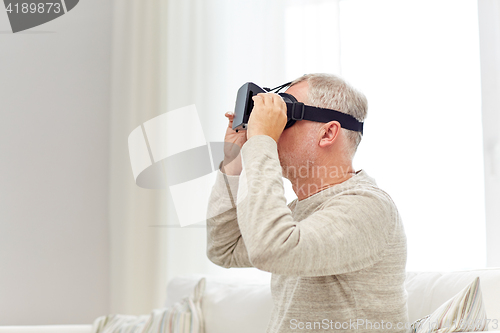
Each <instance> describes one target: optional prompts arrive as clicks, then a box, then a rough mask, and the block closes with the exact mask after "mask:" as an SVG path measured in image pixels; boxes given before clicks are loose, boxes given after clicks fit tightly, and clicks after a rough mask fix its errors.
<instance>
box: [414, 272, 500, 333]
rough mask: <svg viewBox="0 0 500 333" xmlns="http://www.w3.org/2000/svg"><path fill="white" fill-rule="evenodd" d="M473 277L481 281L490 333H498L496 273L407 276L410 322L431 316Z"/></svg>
mask: <svg viewBox="0 0 500 333" xmlns="http://www.w3.org/2000/svg"><path fill="white" fill-rule="evenodd" d="M476 277H479V278H480V280H481V290H482V293H483V302H484V306H485V308H486V314H487V318H488V319H489V320H490V326H489V328H490V330H499V329H500V301H499V300H500V269H499V268H489V269H478V270H469V271H457V272H408V273H407V276H406V283H405V287H406V290H407V291H408V314H409V319H410V322H413V321H415V320H417V319H419V318H422V317H424V316H426V315H428V314H430V313H432V312H434V311H435V310H436V309H437V308H438V307H439V306H441V304H443V303H444V302H446V301H447V300H449V299H450V298H452V297H453V296H454V295H456V294H457V293H458V292H460V291H461V290H462V289H463V288H465V287H466V286H467V285H469V284H470V283H471V282H472V281H474V279H475V278H476Z"/></svg>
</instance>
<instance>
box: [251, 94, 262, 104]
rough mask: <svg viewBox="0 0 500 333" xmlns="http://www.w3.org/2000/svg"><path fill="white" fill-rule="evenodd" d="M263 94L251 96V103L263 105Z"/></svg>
mask: <svg viewBox="0 0 500 333" xmlns="http://www.w3.org/2000/svg"><path fill="white" fill-rule="evenodd" d="M263 95H264V94H262V93H260V94H257V95H255V96H252V100H253V103H254V104H258V105H260V104H264V97H263Z"/></svg>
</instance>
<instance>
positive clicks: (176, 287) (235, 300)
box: [0, 268, 500, 333]
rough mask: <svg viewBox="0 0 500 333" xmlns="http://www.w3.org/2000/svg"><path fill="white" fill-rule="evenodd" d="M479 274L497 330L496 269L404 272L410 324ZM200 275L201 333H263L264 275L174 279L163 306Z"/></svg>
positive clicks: (70, 330) (38, 330)
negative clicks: (202, 289)
mask: <svg viewBox="0 0 500 333" xmlns="http://www.w3.org/2000/svg"><path fill="white" fill-rule="evenodd" d="M478 276H479V277H480V280H481V283H480V285H481V290H482V295H483V300H484V304H485V307H486V311H487V314H488V319H490V320H492V321H491V322H490V331H494V332H500V268H492V269H481V270H469V271H460V272H408V273H407V279H406V289H407V291H408V311H409V319H410V322H413V321H415V320H417V319H419V318H422V317H424V316H426V315H428V314H430V313H432V312H433V311H434V310H435V309H437V308H438V307H439V306H440V305H441V304H443V303H444V302H445V301H447V300H448V299H450V298H451V297H453V296H454V295H455V294H457V293H458V292H459V291H460V290H462V289H463V288H465V287H466V286H467V285H468V284H470V283H471V282H472V281H473V280H474V279H475V278H476V277H478ZM202 277H206V289H205V293H204V296H203V299H202V310H203V314H204V317H205V328H206V332H205V333H234V332H238V333H257V332H265V329H266V326H267V322H268V320H269V317H270V313H271V309H272V300H271V291H270V277H269V275H262V277H260V278H241V277H221V276H206V275H189V276H179V277H176V278H174V279H172V280H171V281H170V282H169V284H168V286H167V301H166V304H165V305H166V306H170V305H172V304H174V303H175V302H177V301H179V300H181V299H183V298H184V297H186V296H188V295H189V294H190V293H191V290H192V289H193V288H194V286H195V285H196V283H197V282H198V281H199V279H201V278H202ZM103 315H104V314H103ZM495 323H497V325H495ZM497 326H499V327H497ZM91 327H92V326H91V325H73V326H71V325H69V326H4V327H0V333H6V332H9V333H10V332H12V333H42V332H43V333H56V332H57V333H62V332H65V333H90V332H91Z"/></svg>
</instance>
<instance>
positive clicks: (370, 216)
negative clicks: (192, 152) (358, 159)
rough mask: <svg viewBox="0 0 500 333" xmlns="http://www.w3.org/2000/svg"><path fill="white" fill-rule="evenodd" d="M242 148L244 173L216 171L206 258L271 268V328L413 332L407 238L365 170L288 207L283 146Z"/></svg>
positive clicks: (272, 331) (262, 139)
mask: <svg viewBox="0 0 500 333" xmlns="http://www.w3.org/2000/svg"><path fill="white" fill-rule="evenodd" d="M241 154H242V161H243V172H242V174H241V176H227V175H224V174H222V173H221V172H220V171H219V172H218V176H217V180H216V183H215V185H214V187H213V189H212V194H211V197H210V200H209V207H208V216H215V217H212V218H208V219H207V238H208V239H207V255H208V257H209V258H210V260H211V261H212V262H214V263H215V264H217V265H220V266H223V267H256V268H258V269H261V270H264V271H268V272H271V273H272V280H271V292H272V297H273V303H274V308H273V312H272V314H271V321H270V323H269V325H268V328H267V333H282V332H398V333H399V332H408V331H409V330H408V325H409V324H408V310H407V305H406V300H407V293H406V290H405V288H404V280H405V265H406V236H405V232H404V228H403V224H402V222H401V218H400V215H399V213H398V211H397V209H396V206H395V204H394V202H393V201H392V199H391V198H390V197H389V195H388V194H387V193H385V192H384V191H382V190H381V189H379V188H378V187H377V185H376V183H375V181H374V180H373V179H372V178H371V177H369V176H368V175H367V174H366V173H365V172H364V171H362V170H361V171H358V172H357V173H356V174H355V175H354V176H353V177H351V178H350V179H348V180H347V181H345V182H343V183H341V184H338V185H334V186H332V187H329V188H327V189H325V190H323V191H321V192H318V193H316V194H314V195H312V196H310V197H308V198H306V199H303V200H300V201H297V200H295V201H293V202H291V203H290V204H289V205H288V206H287V204H286V198H285V196H284V190H283V182H282V173H281V166H280V162H279V159H278V153H277V145H276V142H275V141H274V140H273V139H272V138H270V137H269V136H264V135H258V136H254V137H252V138H251V139H250V140H248V141H247V142H246V143H245V145H244V146H243V148H242V151H241ZM256 333H258V332H256Z"/></svg>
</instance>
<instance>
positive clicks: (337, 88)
mask: <svg viewBox="0 0 500 333" xmlns="http://www.w3.org/2000/svg"><path fill="white" fill-rule="evenodd" d="M302 81H307V83H308V91H307V101H305V104H308V105H312V106H317V107H321V108H325V109H333V110H337V111H340V112H343V113H347V114H349V115H351V116H353V117H354V118H356V119H357V120H358V121H364V120H365V118H366V114H367V111H368V101H367V99H366V97H365V95H364V94H363V93H362V92H360V91H358V90H356V89H355V88H354V87H352V86H351V85H350V84H349V83H347V82H346V81H345V80H344V79H342V78H341V77H339V76H337V75H333V74H325V73H317V74H307V75H304V76H302V77H299V78H298V79H296V80H295V81H293V82H292V85H294V84H296V83H299V82H302ZM342 131H343V132H344V134H345V136H346V138H347V142H348V147H346V149H347V152H348V153H349V154H350V157H351V158H352V157H354V154H355V153H356V150H357V149H358V145H359V143H360V142H361V137H362V135H361V133H360V132H354V131H350V130H346V129H344V128H343V129H342Z"/></svg>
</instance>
